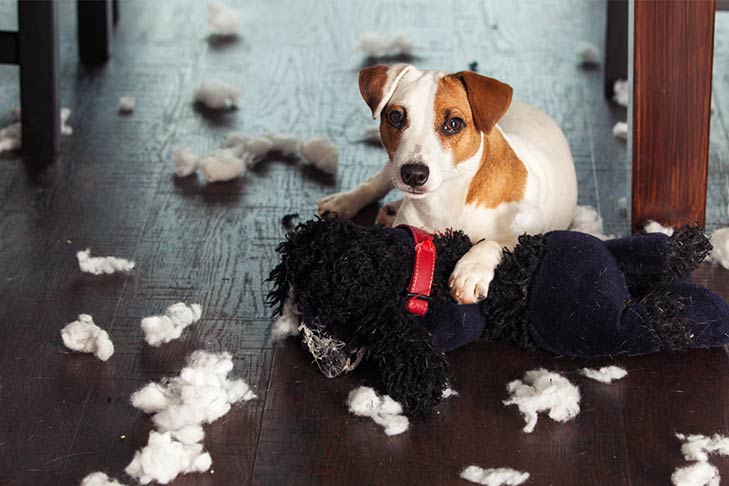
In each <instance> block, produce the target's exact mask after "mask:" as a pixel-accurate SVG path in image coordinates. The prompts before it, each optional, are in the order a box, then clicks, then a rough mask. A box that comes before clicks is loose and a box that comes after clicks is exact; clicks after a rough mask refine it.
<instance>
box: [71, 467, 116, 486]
mask: <svg viewBox="0 0 729 486" xmlns="http://www.w3.org/2000/svg"><path fill="white" fill-rule="evenodd" d="M80 486H124V484H122V483H120V482H119V481H117V480H116V479H114V478H110V477H109V476H107V475H106V473H103V472H101V471H98V472H93V473H91V474H89V475H87V476H86V477H85V478H83V479H82V480H81V485H80Z"/></svg>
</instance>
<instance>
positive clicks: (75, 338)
mask: <svg viewBox="0 0 729 486" xmlns="http://www.w3.org/2000/svg"><path fill="white" fill-rule="evenodd" d="M61 339H63V344H65V345H66V347H67V348H68V349H72V350H74V351H78V352H81V353H93V354H94V356H96V357H97V358H99V359H100V360H101V361H106V360H108V359H109V358H111V356H112V355H113V354H114V343H112V342H111V339H109V334H108V333H107V332H106V331H104V330H103V329H101V328H100V327H99V326H97V325H96V324H95V323H94V319H93V318H92V317H91V316H90V315H88V314H81V315H79V316H78V320H75V321H73V322H71V323H69V324H67V325H66V327H64V328H63V329H62V330H61Z"/></svg>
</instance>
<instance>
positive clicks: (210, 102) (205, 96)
mask: <svg viewBox="0 0 729 486" xmlns="http://www.w3.org/2000/svg"><path fill="white" fill-rule="evenodd" d="M239 96H240V91H239V90H238V88H236V87H235V86H231V85H230V84H227V83H223V82H220V81H204V82H202V83H200V84H199V85H198V87H197V89H196V90H195V101H196V102H197V103H202V104H203V105H205V106H207V107H208V108H210V109H211V110H228V109H231V108H233V107H235V106H236V105H237V104H238V97H239Z"/></svg>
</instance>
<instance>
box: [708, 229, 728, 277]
mask: <svg viewBox="0 0 729 486" xmlns="http://www.w3.org/2000/svg"><path fill="white" fill-rule="evenodd" d="M711 246H712V250H711V253H710V254H709V260H710V261H712V262H714V263H718V264H719V265H721V266H722V267H724V268H725V269H726V270H729V228H719V229H717V230H714V232H713V233H711Z"/></svg>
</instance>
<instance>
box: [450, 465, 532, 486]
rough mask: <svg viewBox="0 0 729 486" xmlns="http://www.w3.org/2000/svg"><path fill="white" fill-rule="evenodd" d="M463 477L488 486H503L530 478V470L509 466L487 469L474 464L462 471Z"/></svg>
mask: <svg viewBox="0 0 729 486" xmlns="http://www.w3.org/2000/svg"><path fill="white" fill-rule="evenodd" d="M461 478H463V479H465V480H466V481H471V482H472V483H476V484H485V485H486V486H502V485H509V486H512V485H516V484H521V483H523V482H524V481H526V480H527V479H529V473H528V472H521V471H517V470H515V469H511V468H509V467H499V468H493V469H485V468H482V467H480V466H476V465H475V464H472V465H470V466H468V467H467V468H465V469H464V470H463V471H461Z"/></svg>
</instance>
